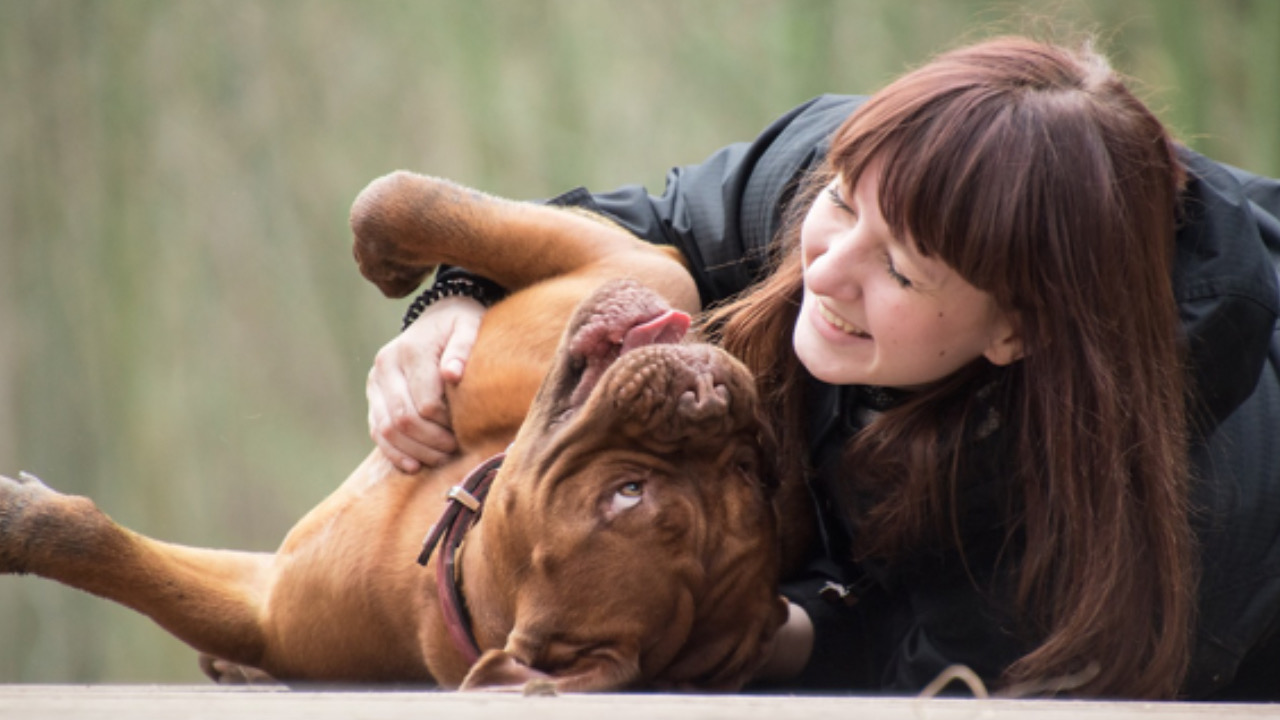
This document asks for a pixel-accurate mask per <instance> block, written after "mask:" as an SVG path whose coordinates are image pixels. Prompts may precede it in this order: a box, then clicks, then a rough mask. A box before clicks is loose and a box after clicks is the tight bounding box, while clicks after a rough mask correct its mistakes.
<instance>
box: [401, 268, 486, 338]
mask: <svg viewBox="0 0 1280 720" xmlns="http://www.w3.org/2000/svg"><path fill="white" fill-rule="evenodd" d="M506 294H507V291H506V290H504V289H503V288H502V286H501V285H498V284H497V283H495V282H493V281H492V280H488V279H485V278H482V277H480V276H478V275H472V274H471V273H469V272H467V271H466V270H463V269H462V268H459V267H450V266H441V267H440V269H439V270H437V271H436V274H435V277H434V279H433V281H432V283H431V285H430V286H429V287H428V288H427V289H426V290H423V291H422V292H421V293H419V294H418V296H417V297H415V298H414V299H413V302H412V303H410V305H409V308H408V309H407V310H406V311H405V313H404V322H403V324H402V325H401V327H400V331H401V332H404V331H405V330H406V329H408V327H409V326H410V325H412V324H413V322H414V321H415V320H417V319H418V318H419V317H420V316H421V315H422V313H423V312H424V311H425V310H426V309H427V308H428V307H430V306H431V305H432V304H433V303H436V302H438V301H440V300H443V299H444V298H447V297H469V298H471V299H473V300H475V301H477V302H479V303H480V304H481V305H484V306H485V307H490V306H492V305H493V304H494V303H496V302H498V301H499V300H501V299H502V298H504V297H506Z"/></svg>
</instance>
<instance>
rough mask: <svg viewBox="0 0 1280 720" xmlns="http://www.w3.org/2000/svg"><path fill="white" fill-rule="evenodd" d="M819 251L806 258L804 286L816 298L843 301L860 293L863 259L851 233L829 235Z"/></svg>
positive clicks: (855, 239)
mask: <svg viewBox="0 0 1280 720" xmlns="http://www.w3.org/2000/svg"><path fill="white" fill-rule="evenodd" d="M826 240H827V242H826V243H825V244H824V245H823V247H822V249H821V252H820V253H817V254H815V255H814V256H813V257H811V258H810V259H809V263H808V265H809V267H808V271H807V272H806V273H805V283H806V284H807V285H808V286H809V289H810V290H812V291H814V292H815V293H818V294H820V295H826V296H828V297H834V298H839V299H843V300H851V299H855V298H856V297H857V296H858V295H859V294H861V287H862V283H861V274H862V271H863V266H864V265H865V262H864V259H863V258H862V257H861V256H862V254H863V253H862V252H861V248H860V246H859V244H858V242H857V238H856V237H855V233H853V232H842V233H833V234H832V235H831V236H829V237H827V238H826Z"/></svg>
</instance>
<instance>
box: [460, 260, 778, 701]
mask: <svg viewBox="0 0 1280 720" xmlns="http://www.w3.org/2000/svg"><path fill="white" fill-rule="evenodd" d="M688 325H689V320H688V318H687V316H684V315H683V314H681V313H677V312H673V311H671V310H670V309H669V308H668V307H667V306H666V304H665V303H664V302H663V301H662V300H661V299H660V298H659V297H658V296H657V295H656V294H654V293H653V292H651V291H649V290H647V289H645V288H643V287H641V286H639V285H637V284H635V283H629V282H619V283H613V284H610V285H608V286H606V287H605V288H602V289H601V290H600V291H598V292H597V293H595V294H594V295H593V296H592V297H590V298H589V299H588V300H586V301H584V302H583V303H582V305H581V306H580V307H579V309H578V311H577V313H576V314H575V316H574V318H573V320H572V321H571V322H570V324H569V327H568V330H567V332H566V335H565V338H564V340H563V341H562V343H561V347H560V350H559V353H558V355H557V358H556V360H555V363H554V365H553V368H552V370H551V372H550V373H549V375H548V376H547V379H546V381H545V382H544V383H543V386H542V388H541V390H540V391H539V394H538V397H537V399H536V400H535V401H534V406H533V410H532V411H531V412H530V415H529V417H528V419H527V420H526V422H525V425H524V426H523V428H522V429H521V431H520V434H519V436H518V437H517V439H516V442H515V443H514V445H513V446H512V448H511V451H510V452H509V454H508V460H507V462H506V465H505V466H504V468H503V471H502V472H503V473H506V474H507V476H506V478H505V479H504V482H503V483H502V486H503V492H504V494H505V498H503V497H498V498H491V503H490V508H487V509H486V513H487V514H488V513H490V512H491V511H492V512H493V514H497V515H501V517H500V518H490V523H491V525H490V530H491V531H493V532H499V533H501V534H502V540H501V543H502V545H503V546H504V550H505V551H504V553H501V554H504V555H505V556H506V557H519V558H521V560H520V561H519V562H516V563H513V565H512V567H511V568H510V575H511V579H512V582H511V587H512V588H513V589H514V592H515V598H514V602H513V606H514V607H513V613H514V616H515V617H514V630H513V631H512V633H511V635H510V636H509V637H508V640H507V646H506V648H505V649H504V650H503V651H501V652H498V651H491V652H490V653H488V654H486V656H485V657H483V658H482V659H481V661H480V662H479V663H478V664H477V666H476V667H475V668H474V669H473V670H472V673H471V675H470V676H468V680H467V682H466V684H465V685H466V686H484V685H493V684H511V683H513V682H518V681H523V680H529V679H534V678H545V679H548V680H550V681H551V682H553V683H554V685H555V686H556V687H557V688H558V689H561V690H606V689H620V688H627V687H641V686H655V687H697V688H703V689H736V688H738V687H740V686H741V685H742V684H744V683H745V682H746V681H747V680H748V679H749V678H750V675H751V673H752V672H753V671H754V670H755V668H756V666H757V664H758V663H759V661H760V659H761V657H760V655H761V653H762V648H763V645H764V643H765V642H767V640H768V639H769V638H770V637H772V635H773V633H774V632H775V631H776V629H777V627H778V626H779V625H780V624H781V622H782V620H783V618H784V617H785V605H784V603H782V601H781V600H780V599H779V598H778V595H777V591H776V583H777V573H778V559H777V536H776V533H777V530H776V527H775V520H774V515H773V511H772V508H771V506H770V504H769V495H770V492H769V489H768V488H767V487H766V483H765V480H764V478H762V471H761V468H762V467H763V466H764V463H765V458H766V456H765V455H764V453H766V452H768V448H767V445H768V439H767V438H768V434H767V431H766V430H765V427H764V425H763V423H762V421H761V418H760V416H759V409H758V403H757V400H756V394H755V387H754V383H753V382H752V378H751V376H750V374H749V373H748V372H747V370H746V369H745V368H744V367H743V366H742V365H741V364H740V363H738V362H737V361H736V360H734V359H733V358H732V357H730V356H729V355H728V354H726V353H724V352H723V351H721V350H719V349H718V348H715V347H712V346H710V345H707V344H705V343H693V342H681V340H682V338H683V337H684V334H685V331H686V330H687V328H688ZM495 500H496V502H494V501H495ZM514 508H519V510H518V511H517V512H515V513H512V512H511V510H512V509H514ZM483 524H484V523H482V525H483ZM548 676H549V677H548Z"/></svg>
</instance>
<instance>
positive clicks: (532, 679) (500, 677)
mask: <svg viewBox="0 0 1280 720" xmlns="http://www.w3.org/2000/svg"><path fill="white" fill-rule="evenodd" d="M549 682H551V676H550V675H547V674H546V673H544V672H540V671H538V670H534V669H533V668H531V667H529V666H528V665H525V664H524V663H523V662H521V661H520V660H519V659H517V658H516V657H515V656H514V655H512V654H511V653H509V652H507V651H506V650H489V651H487V652H485V654H484V655H481V656H480V659H479V660H477V661H476V664H475V665H472V666H471V670H470V671H469V672H467V676H466V677H465V678H463V680H462V685H461V687H459V689H460V690H524V689H525V686H526V685H528V684H530V683H549Z"/></svg>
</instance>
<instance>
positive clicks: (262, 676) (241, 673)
mask: <svg viewBox="0 0 1280 720" xmlns="http://www.w3.org/2000/svg"><path fill="white" fill-rule="evenodd" d="M200 669H201V670H203V671H204V674H205V675H208V676H209V679H210V680H213V681H214V682H215V683H217V684H219V685H276V684H278V681H277V680H276V679H275V678H273V677H271V676H270V675H268V674H267V673H265V672H263V671H261V670H259V669H258V668H255V667H249V666H248V665H241V664H239V663H233V662H231V661H230V660H223V659H221V658H216V657H214V656H212V655H206V654H204V653H201V654H200Z"/></svg>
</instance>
